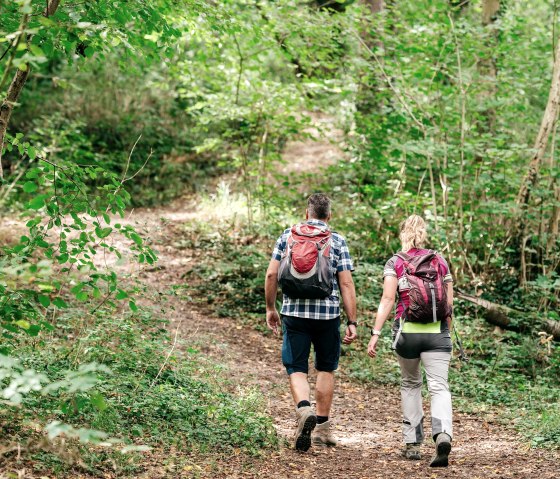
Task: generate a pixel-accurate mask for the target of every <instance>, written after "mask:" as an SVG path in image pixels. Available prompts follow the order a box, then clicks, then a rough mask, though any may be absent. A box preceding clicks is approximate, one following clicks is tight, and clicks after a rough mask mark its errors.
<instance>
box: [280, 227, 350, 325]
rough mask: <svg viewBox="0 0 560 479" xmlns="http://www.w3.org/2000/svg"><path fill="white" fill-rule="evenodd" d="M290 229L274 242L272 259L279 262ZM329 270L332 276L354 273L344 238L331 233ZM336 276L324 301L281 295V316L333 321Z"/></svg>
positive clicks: (335, 315)
mask: <svg viewBox="0 0 560 479" xmlns="http://www.w3.org/2000/svg"><path fill="white" fill-rule="evenodd" d="M307 223H308V224H312V225H319V226H326V223H325V222H324V221H319V220H309V221H307ZM291 230H292V229H291V228H288V229H287V230H285V231H284V233H282V236H280V238H278V241H276V246H275V247H274V252H273V253H272V259H275V260H278V261H280V260H281V259H282V253H283V252H284V251H285V250H286V245H287V240H288V236H289V234H290V231H291ZM331 269H332V272H333V274H334V273H336V272H340V271H354V266H353V264H352V258H351V257H350V251H348V245H347V244H346V240H345V239H344V237H342V236H341V235H339V234H338V233H335V232H334V231H333V233H332V247H331ZM338 291H339V290H338V281H337V275H336V274H334V282H333V291H332V294H331V295H330V296H329V297H328V298H325V299H291V298H289V297H288V296H286V295H285V294H284V295H283V302H282V311H281V314H283V315H285V316H296V317H298V318H310V319H334V318H338V317H339V316H340V300H339V294H338Z"/></svg>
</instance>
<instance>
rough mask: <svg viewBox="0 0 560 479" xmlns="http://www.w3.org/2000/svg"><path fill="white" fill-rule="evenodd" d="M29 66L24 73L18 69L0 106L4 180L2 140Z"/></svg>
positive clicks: (1, 141) (0, 171)
mask: <svg viewBox="0 0 560 479" xmlns="http://www.w3.org/2000/svg"><path fill="white" fill-rule="evenodd" d="M29 71H30V68H29V66H28V67H27V69H26V70H25V71H22V70H20V69H19V68H18V70H17V71H16V74H15V75H14V78H13V80H12V83H11V84H10V87H9V88H8V94H7V95H6V98H5V99H4V101H3V102H2V105H0V179H1V178H4V170H3V168H2V151H3V150H4V138H5V137H6V131H7V129H8V124H9V123H10V117H11V116H12V110H13V109H14V104H15V103H16V102H17V99H18V98H19V94H20V93H21V90H23V86H24V85H25V82H26V81H27V78H28V77H29Z"/></svg>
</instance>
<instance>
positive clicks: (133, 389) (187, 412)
mask: <svg viewBox="0 0 560 479" xmlns="http://www.w3.org/2000/svg"><path fill="white" fill-rule="evenodd" d="M57 323H58V327H57V328H56V329H55V330H54V331H53V332H52V333H50V334H51V337H45V336H43V337H40V338H41V339H37V338H35V339H33V340H28V341H25V342H24V343H22V344H20V345H19V358H20V360H21V361H22V362H23V363H24V364H25V366H26V367H28V368H31V369H34V370H35V371H37V373H42V374H45V375H46V376H47V377H48V378H50V379H53V380H57V379H60V377H61V375H62V372H63V371H66V370H68V369H76V368H78V367H79V365H80V364H82V363H99V364H103V365H105V366H106V367H107V368H108V369H106V370H105V369H104V370H102V371H100V372H98V381H97V384H96V386H95V388H94V389H92V390H90V391H88V392H87V393H79V392H78V393H75V394H72V393H69V392H65V393H64V394H62V395H40V394H30V395H28V396H26V397H25V399H24V400H23V403H22V405H21V407H20V408H17V409H14V408H4V409H3V410H2V412H0V435H1V436H2V437H4V438H10V440H11V441H12V442H17V443H20V444H27V443H30V441H31V440H32V439H33V437H34V436H36V435H37V431H38V430H39V429H40V425H41V424H44V423H46V422H47V421H53V420H60V421H62V422H64V423H67V424H72V425H73V426H74V427H76V428H79V427H82V428H90V429H94V430H100V431H103V432H105V433H106V434H107V435H108V436H109V437H112V438H115V439H118V440H119V442H120V443H121V446H122V443H124V444H127V445H136V446H147V447H149V448H151V452H148V453H145V454H148V455H151V454H156V455H163V456H164V457H165V456H167V454H169V451H171V450H173V451H179V453H180V454H183V455H185V454H187V455H188V454H191V453H197V454H198V453H203V454H204V455H205V456H207V455H212V454H215V455H216V454H222V455H223V454H230V453H232V451H236V453H240V452H243V453H244V454H249V455H251V454H258V453H259V452H260V451H262V450H263V449H266V448H269V447H273V446H275V445H276V444H277V438H276V435H275V432H274V429H273V426H272V421H271V419H270V418H269V417H268V416H266V415H265V414H264V413H263V412H262V411H263V410H264V407H263V403H262V397H261V396H260V395H258V394H257V393H256V392H255V391H252V390H249V389H247V390H241V389H239V388H238V387H237V385H235V384H231V383H230V382H229V381H228V379H227V375H226V372H225V371H224V370H223V368H222V367H220V366H218V365H216V364H213V363H211V362H209V361H208V360H207V359H206V358H205V356H204V354H202V353H201V352H200V351H198V350H197V349H196V348H193V347H192V346H189V345H186V344H185V345H181V344H178V345H177V347H176V348H175V349H174V350H173V352H172V353H171V354H169V351H170V348H171V344H172V341H171V338H170V334H169V332H168V330H167V328H166V326H167V322H166V321H165V320H163V319H162V317H161V313H160V312H158V311H151V310H149V309H147V308H144V309H140V310H139V311H138V312H130V311H127V312H119V311H113V312H112V313H109V312H107V311H105V312H98V313H96V314H95V317H91V316H90V315H89V314H88V313H87V312H86V311H85V310H84V309H70V310H68V311H67V313H66V314H65V315H64V316H60V317H59V318H58V320H57ZM86 326H87V328H86ZM181 351H183V352H181ZM166 358H167V359H166ZM74 449H75V453H74V454H73V456H74V457H73V459H71V460H68V457H64V455H61V454H59V453H58V451H56V450H55V449H53V448H47V449H45V448H40V449H39V450H38V451H35V452H34V453H33V455H32V457H30V458H29V459H31V460H33V459H35V460H33V462H32V464H33V466H34V467H35V468H37V469H38V470H39V469H40V470H41V471H44V472H47V471H54V472H56V474H57V477H59V475H67V474H68V475H72V474H73V473H74V472H72V471H76V468H78V469H79V470H80V471H82V472H83V471H87V472H89V473H91V474H100V473H102V472H103V471H107V470H108V471H112V472H116V473H118V474H119V477H122V476H128V475H136V474H137V473H138V472H140V471H141V470H142V469H143V468H144V467H145V463H146V460H148V459H149V457H148V459H143V458H141V457H138V454H140V453H139V452H133V453H132V454H130V453H129V454H122V453H121V452H120V449H121V448H114V447H101V446H99V445H97V446H85V445H79V444H75V447H74ZM174 454H175V453H174ZM13 459H14V458H13ZM24 459H25V458H24ZM37 459H40V460H37ZM14 460H15V459H14ZM16 463H17V461H16ZM10 464H11V465H14V464H15V463H14V462H13V461H12V462H10ZM38 472H39V471H38Z"/></svg>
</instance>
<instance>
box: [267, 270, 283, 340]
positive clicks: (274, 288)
mask: <svg viewBox="0 0 560 479" xmlns="http://www.w3.org/2000/svg"><path fill="white" fill-rule="evenodd" d="M279 267H280V261H278V260H277V259H271V260H270V264H269V265H268V269H267V270H266V277H265V280H264V295H265V300H266V324H268V327H269V328H270V329H272V331H274V334H278V332H279V329H278V327H279V326H280V316H279V315H278V311H277V310H276V293H277V292H278V268H279Z"/></svg>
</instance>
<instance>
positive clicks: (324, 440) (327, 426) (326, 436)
mask: <svg viewBox="0 0 560 479" xmlns="http://www.w3.org/2000/svg"><path fill="white" fill-rule="evenodd" d="M313 445H315V446H336V439H335V438H334V436H333V435H332V432H331V422H330V421H326V422H324V423H323V424H317V427H316V428H315V433H314V434H313Z"/></svg>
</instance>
